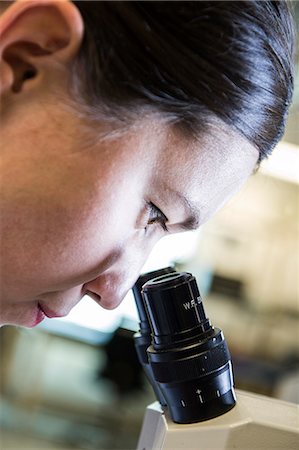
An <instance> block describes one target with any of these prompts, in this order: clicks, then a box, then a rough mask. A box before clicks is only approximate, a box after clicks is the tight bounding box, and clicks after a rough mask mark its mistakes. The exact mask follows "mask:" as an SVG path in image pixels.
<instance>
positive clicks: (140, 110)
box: [0, 0, 294, 327]
mask: <svg viewBox="0 0 299 450" xmlns="http://www.w3.org/2000/svg"><path fill="white" fill-rule="evenodd" d="M2 9H3V12H2V15H1V17H0V27H1V62H0V64H1V107H2V110H1V160H2V166H3V167H2V175H1V190H2V194H1V200H0V202H1V211H2V219H1V232H2V240H1V282H2V284H1V323H2V324H4V323H5V324H19V325H23V326H29V327H32V326H34V325H36V324H37V323H39V322H40V321H41V320H42V319H43V318H44V317H45V315H46V316H48V317H57V316H64V315H66V314H67V313H68V312H69V311H70V310H71V309H72V307H73V306H74V305H76V303H78V302H79V301H80V299H81V298H82V296H83V295H84V294H86V293H87V294H89V295H90V296H91V297H92V298H94V300H95V301H96V302H98V303H99V304H100V305H101V306H103V307H104V308H108V309H112V308H115V307H116V306H117V305H118V304H119V303H120V302H121V300H122V299H123V297H124V296H125V294H126V292H127V291H128V290H129V289H130V287H131V286H132V285H133V283H134V282H135V280H136V278H137V277H138V274H139V270H140V268H141V267H142V265H143V263H144V261H145V259H146V257H147V255H148V254H149V252H150V250H151V249H152V247H153V245H154V244H155V243H156V242H157V241H158V240H159V239H160V238H161V237H162V236H164V235H166V234H167V233H175V232H179V231H183V230H188V229H193V228H197V227H199V226H200V225H201V224H202V223H203V222H204V221H206V220H207V219H208V218H209V217H211V216H212V215H213V214H214V213H215V211H216V210H218V209H219V208H220V207H221V206H222V205H223V203H224V202H225V201H226V200H227V199H228V198H230V197H231V196H232V195H233V194H234V193H235V192H236V191H237V190H238V189H239V188H240V186H241V185H242V184H243V183H244V182H245V181H246V179H247V178H248V177H249V176H250V174H252V172H253V171H254V169H255V168H256V166H257V164H259V162H260V161H261V160H262V159H263V158H265V157H266V156H267V155H269V154H270V153H271V150H272V149H273V147H274V145H275V144H276V143H277V142H278V140H279V139H280V137H281V136H282V133H283V129H284V124H285V119H286V115H287V110H288V107H289V104H290V101H291V95H292V89H293V77H292V71H293V63H292V59H293V43H294V32H293V23H292V18H291V14H290V11H289V7H288V5H287V3H286V2H285V1H278V2H271V1H263V2H260V1H241V2H235V1H234V2H226V1H225V2H218V1H211V2H198V1H195V2H185V1H184V2H183V1H181V2H68V1H63V2H56V1H54V0H34V1H26V2H23V1H16V2H12V3H11V2H5V3H2Z"/></svg>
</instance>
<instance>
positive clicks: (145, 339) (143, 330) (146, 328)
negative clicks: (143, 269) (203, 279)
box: [132, 267, 175, 406]
mask: <svg viewBox="0 0 299 450" xmlns="http://www.w3.org/2000/svg"><path fill="white" fill-rule="evenodd" d="M172 272H175V269H174V268H173V267H165V268H163V269H159V270H155V271H153V272H147V273H145V274H143V275H141V276H140V277H139V278H138V280H137V281H136V283H135V284H134V286H133V288H132V291H133V295H134V298H135V303H136V307H137V311H138V315H139V319H140V322H139V325H140V330H139V332H138V333H135V334H134V342H135V349H136V352H137V356H138V359H139V362H140V364H141V365H142V367H143V369H144V372H145V374H146V377H147V379H148V381H149V382H150V384H151V386H152V388H153V390H154V392H155V395H156V397H157V399H158V401H159V402H160V403H161V405H162V406H166V402H165V399H164V396H163V394H162V392H161V390H160V388H159V386H158V384H157V382H156V380H155V378H154V376H153V371H152V368H151V366H150V364H149V361H148V355H147V349H148V347H149V346H150V345H151V343H152V337H151V326H150V323H149V320H148V316H147V311H146V308H145V304H144V301H143V297H142V294H141V290H142V286H143V285H144V284H145V283H146V282H147V281H149V280H151V279H152V278H156V277H159V276H161V275H165V274H168V273H172Z"/></svg>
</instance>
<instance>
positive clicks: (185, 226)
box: [172, 191, 200, 231]
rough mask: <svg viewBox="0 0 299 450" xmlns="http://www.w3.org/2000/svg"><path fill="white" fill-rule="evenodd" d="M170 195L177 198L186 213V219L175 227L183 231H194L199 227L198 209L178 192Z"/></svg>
mask: <svg viewBox="0 0 299 450" xmlns="http://www.w3.org/2000/svg"><path fill="white" fill-rule="evenodd" d="M172 193H173V194H174V195H175V196H176V197H177V198H179V200H180V201H181V203H183V205H184V207H185V210H186V211H188V217H187V219H186V220H184V221H183V222H180V223H178V224H177V225H178V226H179V227H180V228H181V229H182V230H184V231H191V230H196V229H197V228H198V227H199V225H200V212H199V209H198V207H197V206H196V205H195V203H193V202H191V201H190V200H188V199H187V197H185V196H184V195H183V194H181V193H180V192H177V191H172Z"/></svg>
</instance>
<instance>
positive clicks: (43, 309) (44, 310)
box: [38, 303, 65, 319]
mask: <svg viewBox="0 0 299 450" xmlns="http://www.w3.org/2000/svg"><path fill="white" fill-rule="evenodd" d="M38 308H39V310H40V311H41V312H42V313H43V314H44V315H45V316H46V317H48V318H49V319H53V318H54V317H64V316H65V314H62V313H59V312H56V311H52V310H51V309H50V308H48V306H46V305H42V304H41V303H38Z"/></svg>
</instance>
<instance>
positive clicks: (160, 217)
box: [146, 202, 168, 232]
mask: <svg viewBox="0 0 299 450" xmlns="http://www.w3.org/2000/svg"><path fill="white" fill-rule="evenodd" d="M147 206H148V211H149V219H148V222H147V226H148V225H153V224H154V223H158V224H159V226H161V228H162V229H163V230H164V231H166V232H168V228H167V225H166V223H167V222H168V219H167V217H166V216H165V214H163V213H162V211H161V210H160V209H159V208H158V207H157V206H156V205H154V204H153V203H152V202H148V204H147ZM152 214H154V217H152ZM147 226H146V228H147Z"/></svg>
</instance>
